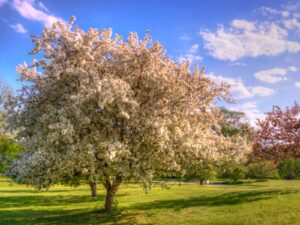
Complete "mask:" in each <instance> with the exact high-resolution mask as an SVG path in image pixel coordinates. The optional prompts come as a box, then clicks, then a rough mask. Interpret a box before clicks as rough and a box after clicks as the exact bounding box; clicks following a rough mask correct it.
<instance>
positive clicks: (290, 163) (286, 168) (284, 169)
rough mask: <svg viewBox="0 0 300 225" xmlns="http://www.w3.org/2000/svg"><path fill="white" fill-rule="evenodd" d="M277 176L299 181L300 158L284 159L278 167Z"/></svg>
mask: <svg viewBox="0 0 300 225" xmlns="http://www.w3.org/2000/svg"><path fill="white" fill-rule="evenodd" d="M278 170H279V174H280V176H281V177H282V178H284V179H287V180H293V179H300V158H297V159H285V160H283V161H282V162H281V163H280V164H279V166H278Z"/></svg>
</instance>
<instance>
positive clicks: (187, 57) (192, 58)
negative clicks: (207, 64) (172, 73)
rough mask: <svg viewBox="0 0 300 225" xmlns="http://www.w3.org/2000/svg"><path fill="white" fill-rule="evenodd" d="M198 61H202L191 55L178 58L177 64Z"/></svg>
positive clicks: (199, 57) (200, 58)
mask: <svg viewBox="0 0 300 225" xmlns="http://www.w3.org/2000/svg"><path fill="white" fill-rule="evenodd" d="M200 60H202V57H201V56H199V55H193V54H185V55H181V56H179V59H178V61H179V62H183V61H188V62H189V63H193V62H196V61H200Z"/></svg>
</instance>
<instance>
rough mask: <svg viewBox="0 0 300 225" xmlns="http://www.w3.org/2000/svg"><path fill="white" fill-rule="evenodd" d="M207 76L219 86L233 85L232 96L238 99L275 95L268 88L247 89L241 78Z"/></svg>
mask: <svg viewBox="0 0 300 225" xmlns="http://www.w3.org/2000/svg"><path fill="white" fill-rule="evenodd" d="M206 76H207V77H209V78H211V79H213V80H214V81H215V82H216V83H217V84H220V83H222V82H226V83H227V84H229V85H231V88H230V91H231V94H232V95H233V96H234V97H235V98H237V99H243V98H252V97H254V96H261V97H265V96H270V95H272V94H274V93H275V91H274V90H273V89H271V88H267V87H262V86H254V87H247V86H246V85H245V84H244V82H243V81H242V79H241V78H233V77H224V76H216V75H214V74H213V73H210V74H206Z"/></svg>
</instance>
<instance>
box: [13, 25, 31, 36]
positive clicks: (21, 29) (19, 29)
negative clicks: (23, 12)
mask: <svg viewBox="0 0 300 225" xmlns="http://www.w3.org/2000/svg"><path fill="white" fill-rule="evenodd" d="M10 26H11V27H12V28H13V29H14V30H15V31H17V32H18V33H21V34H25V33H27V32H28V31H27V30H26V29H25V27H24V26H23V25H22V24H20V23H17V24H15V25H10Z"/></svg>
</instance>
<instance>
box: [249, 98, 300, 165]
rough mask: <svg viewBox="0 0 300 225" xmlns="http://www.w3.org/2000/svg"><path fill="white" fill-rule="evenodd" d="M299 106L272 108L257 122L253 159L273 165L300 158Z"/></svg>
mask: <svg viewBox="0 0 300 225" xmlns="http://www.w3.org/2000/svg"><path fill="white" fill-rule="evenodd" d="M299 115H300V106H299V105H298V104H297V103H295V104H294V105H293V106H292V107H286V110H282V109H281V108H280V107H279V106H273V109H272V111H271V112H268V113H267V116H266V118H265V119H264V120H259V121H258V126H259V128H260V129H259V131H258V132H257V134H256V135H255V144H254V151H253V153H254V159H255V160H257V161H258V160H271V161H273V162H275V163H278V162H280V161H281V160H283V159H286V158H295V157H300V120H299Z"/></svg>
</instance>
